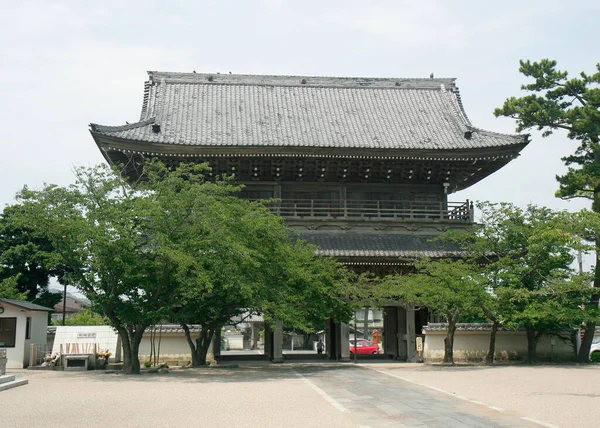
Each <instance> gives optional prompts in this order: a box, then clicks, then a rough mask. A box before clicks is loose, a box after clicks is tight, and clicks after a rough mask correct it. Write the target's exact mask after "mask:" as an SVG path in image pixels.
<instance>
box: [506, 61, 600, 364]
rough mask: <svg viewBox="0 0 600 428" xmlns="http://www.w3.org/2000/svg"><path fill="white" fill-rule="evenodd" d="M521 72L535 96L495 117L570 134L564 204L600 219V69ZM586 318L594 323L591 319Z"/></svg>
mask: <svg viewBox="0 0 600 428" xmlns="http://www.w3.org/2000/svg"><path fill="white" fill-rule="evenodd" d="M520 63H521V66H520V68H519V71H520V72H521V73H522V74H523V75H525V76H527V77H530V78H532V79H533V83H530V84H526V85H523V86H522V87H521V89H523V90H525V91H528V92H531V94H529V95H527V96H524V97H521V98H515V97H512V98H509V99H507V100H506V101H505V102H504V105H503V106H502V108H498V109H496V110H495V111H494V114H495V115H496V116H506V117H511V118H514V119H516V120H517V131H523V130H526V129H538V130H540V131H543V133H542V136H544V137H545V136H548V135H550V134H552V133H553V132H554V131H555V130H561V129H562V130H565V131H567V137H568V138H569V139H571V140H574V141H577V142H578V143H579V145H578V147H577V149H576V150H575V152H574V153H573V154H572V155H570V156H567V157H564V158H563V161H564V162H565V164H566V165H567V166H568V170H567V172H566V173H565V174H563V175H560V176H557V177H556V178H557V180H558V182H559V189H558V191H557V192H556V195H557V196H558V197H560V198H564V199H570V198H587V199H590V200H591V201H592V210H593V211H594V212H595V213H600V64H597V65H596V72H595V73H594V74H586V73H584V72H582V73H580V74H579V77H576V78H569V77H568V73H567V72H565V71H560V70H557V69H556V61H552V60H549V59H542V60H541V61H540V62H530V61H521V62H520ZM597 231H598V229H596V231H595V232H594V233H593V236H591V237H590V239H591V240H592V241H594V243H595V247H596V248H595V250H596V263H595V272H594V288H595V289H596V292H595V293H593V294H591V296H590V298H589V302H588V304H587V305H586V309H587V310H590V309H592V310H597V308H598V301H599V300H600V291H598V289H599V288H600V234H598V233H597ZM588 318H594V315H593V314H592V315H590V316H589V317H588ZM594 330H595V322H594V321H587V323H586V327H585V336H584V340H583V342H582V346H581V348H580V351H579V361H586V360H587V358H588V353H589V349H590V346H591V343H592V339H593V335H594Z"/></svg>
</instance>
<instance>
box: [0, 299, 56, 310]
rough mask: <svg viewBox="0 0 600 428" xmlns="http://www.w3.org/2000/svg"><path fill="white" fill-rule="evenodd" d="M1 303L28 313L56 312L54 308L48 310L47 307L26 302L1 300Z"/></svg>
mask: <svg viewBox="0 0 600 428" xmlns="http://www.w3.org/2000/svg"><path fill="white" fill-rule="evenodd" d="M0 303H6V304H8V305H13V306H17V307H19V308H23V309H26V310H28V311H45V312H52V311H53V310H54V309H52V308H47V307H45V306H40V305H36V304H35V303H31V302H27V301H25V300H13V299H0Z"/></svg>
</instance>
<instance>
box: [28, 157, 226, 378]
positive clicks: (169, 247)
mask: <svg viewBox="0 0 600 428" xmlns="http://www.w3.org/2000/svg"><path fill="white" fill-rule="evenodd" d="M205 170H206V168H205V167H204V166H193V165H185V166H182V167H180V168H178V169H177V170H176V171H174V172H172V173H169V172H168V171H167V169H166V168H165V167H164V166H162V165H159V164H148V165H147V167H146V169H145V171H144V175H143V177H142V179H141V180H139V181H138V182H136V183H134V184H132V185H130V184H129V183H127V182H126V181H125V180H124V179H123V178H121V177H120V176H119V175H118V174H115V173H113V171H112V170H110V169H109V168H108V167H105V166H98V167H96V168H91V169H85V168H79V169H77V170H76V178H77V181H76V184H74V185H71V186H69V187H66V188H63V187H57V186H53V185H47V186H45V187H44V189H43V190H41V191H31V190H29V189H24V190H23V191H22V192H21V196H20V198H21V201H22V203H23V212H24V215H23V216H22V219H21V220H22V221H23V222H24V224H35V225H36V227H37V228H39V230H40V231H41V232H42V233H43V234H44V235H45V236H46V237H47V238H48V239H49V240H50V241H51V242H52V245H53V246H54V248H55V251H56V254H57V255H58V256H59V258H60V259H59V261H58V262H59V263H63V264H65V265H68V266H70V271H69V272H68V274H67V276H66V279H67V280H68V281H69V282H70V283H71V284H73V285H74V286H76V287H77V288H78V289H79V290H80V291H81V292H82V293H83V294H84V295H85V296H86V297H87V298H88V299H89V300H90V301H91V304H92V306H93V307H94V308H96V309H97V310H98V311H101V312H102V315H104V316H105V317H107V318H108V319H109V320H110V324H111V325H112V326H113V327H115V329H116V330H117V332H118V334H119V337H120V339H121V343H122V346H123V354H124V355H123V359H124V365H123V370H124V372H125V373H139V370H140V365H139V358H138V350H139V345H140V342H141V339H142V336H143V334H144V331H145V330H146V329H147V328H148V327H149V326H151V325H154V324H156V323H158V322H160V321H162V320H163V319H165V317H166V316H167V315H168V314H169V313H170V311H171V305H172V298H173V296H174V294H175V292H176V291H177V289H178V287H179V286H180V285H181V283H182V282H181V278H185V277H186V276H187V275H189V274H191V273H192V272H191V267H193V260H194V259H195V258H196V257H203V253H202V252H196V253H193V252H192V251H193V250H197V249H198V242H200V243H202V244H203V245H204V252H205V253H207V252H210V251H211V241H210V233H209V231H210V229H211V228H212V222H211V217H212V212H213V211H214V210H215V209H218V208H219V207H220V205H219V204H218V203H216V202H215V201H217V200H218V199H219V197H221V196H222V195H225V196H226V195H229V194H230V193H231V191H232V190H234V189H233V188H232V186H230V185H229V184H227V183H226V182H224V181H218V182H216V183H206V182H205V181H204V175H203V172H205Z"/></svg>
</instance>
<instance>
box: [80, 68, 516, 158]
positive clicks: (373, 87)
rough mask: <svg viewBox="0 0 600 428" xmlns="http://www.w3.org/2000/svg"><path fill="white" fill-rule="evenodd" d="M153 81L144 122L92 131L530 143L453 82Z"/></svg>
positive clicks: (216, 143)
mask: <svg viewBox="0 0 600 428" xmlns="http://www.w3.org/2000/svg"><path fill="white" fill-rule="evenodd" d="M149 75H150V81H149V82H147V83H146V93H145V96H144V104H143V108H142V115H141V119H140V122H138V123H134V124H127V125H123V126H116V127H109V126H102V125H96V124H92V125H91V129H92V133H95V134H102V135H107V136H112V137H115V138H118V139H125V140H133V141H143V142H148V143H160V144H168V145H184V146H202V147H299V148H302V147H305V148H311V147H329V148H348V149H352V148H354V149H384V150H389V149H406V150H423V149H425V150H432V149H433V150H440V149H441V150H457V149H461V150H468V149H476V148H491V147H507V146H519V145H522V146H523V147H524V145H525V144H526V142H527V140H526V136H523V135H503V134H496V133H492V132H488V131H483V130H480V129H478V128H475V127H473V126H472V125H471V123H470V121H469V119H468V118H467V116H466V114H465V112H464V110H463V108H462V104H461V100H460V95H459V93H458V89H457V87H456V86H455V79H369V78H327V77H302V76H249V75H209V74H194V73H159V72H149ZM302 82H305V83H302ZM153 125H160V130H159V129H158V127H156V126H154V129H153ZM157 131H158V132H157Z"/></svg>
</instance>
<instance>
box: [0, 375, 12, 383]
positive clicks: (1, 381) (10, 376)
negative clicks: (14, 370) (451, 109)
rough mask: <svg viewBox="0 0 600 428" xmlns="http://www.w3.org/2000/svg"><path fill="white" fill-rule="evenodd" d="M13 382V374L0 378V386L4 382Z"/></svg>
mask: <svg viewBox="0 0 600 428" xmlns="http://www.w3.org/2000/svg"><path fill="white" fill-rule="evenodd" d="M13 380H15V375H14V374H10V375H9V374H7V375H2V376H0V384H3V383H5V382H12V381H13Z"/></svg>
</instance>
